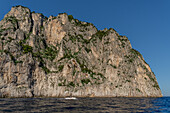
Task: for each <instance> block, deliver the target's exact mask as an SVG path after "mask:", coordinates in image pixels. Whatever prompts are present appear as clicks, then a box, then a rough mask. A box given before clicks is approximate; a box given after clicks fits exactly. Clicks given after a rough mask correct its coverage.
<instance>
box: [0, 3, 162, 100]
mask: <svg viewBox="0 0 170 113" xmlns="http://www.w3.org/2000/svg"><path fill="white" fill-rule="evenodd" d="M65 96H76V97H118V96H123V97H160V96H162V94H161V90H160V88H159V85H158V83H157V80H156V78H155V75H154V73H153V72H152V71H151V69H150V67H149V65H148V64H147V63H146V62H145V61H144V59H143V57H142V55H141V54H140V53H139V52H138V51H136V50H134V49H133V48H132V47H131V44H130V41H129V40H128V38H127V37H126V36H120V35H119V34H118V33H117V32H116V31H115V30H114V29H104V30H97V29H96V27H95V26H94V25H93V24H91V23H87V22H81V21H79V20H77V19H74V18H73V16H71V15H67V14H65V13H62V14H59V15H58V16H57V17H53V16H50V17H49V18H47V17H45V16H43V14H40V13H34V12H31V11H30V10H29V9H28V8H25V7H22V6H16V7H12V9H11V11H10V12H9V13H7V14H6V15H5V17H4V19H3V20H1V21H0V97H65Z"/></svg>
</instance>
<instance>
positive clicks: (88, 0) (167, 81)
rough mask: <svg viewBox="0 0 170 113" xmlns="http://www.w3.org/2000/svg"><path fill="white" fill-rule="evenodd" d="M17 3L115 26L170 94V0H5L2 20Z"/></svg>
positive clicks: (0, 9)
mask: <svg viewBox="0 0 170 113" xmlns="http://www.w3.org/2000/svg"><path fill="white" fill-rule="evenodd" d="M16 5H23V6H25V7H28V8H29V9H31V11H35V12H37V13H43V14H44V15H45V16H47V17H49V16H50V15H53V16H57V15H58V13H64V12H66V13H67V14H69V15H73V17H74V18H77V19H79V20H81V21H86V22H90V23H93V24H94V25H95V26H96V27H97V28H98V29H99V30H102V29H104V28H114V29H115V30H116V31H117V32H118V33H119V34H120V35H125V36H127V37H128V39H129V40H130V42H131V44H132V47H133V48H134V49H136V50H138V51H139V52H140V53H141V54H142V55H143V57H144V59H145V61H146V62H147V63H148V64H149V65H150V67H151V69H152V71H153V72H154V73H155V75H156V78H157V81H158V83H159V85H160V88H161V91H162V93H163V96H170V44H169V43H170V0H1V2H0V20H2V19H3V17H4V15H5V14H6V13H8V12H9V11H10V9H11V7H12V6H16Z"/></svg>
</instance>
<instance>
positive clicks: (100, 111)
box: [0, 97, 170, 113]
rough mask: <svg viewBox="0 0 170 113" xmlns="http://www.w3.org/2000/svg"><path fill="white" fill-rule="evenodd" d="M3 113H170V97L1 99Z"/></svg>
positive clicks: (0, 110)
mask: <svg viewBox="0 0 170 113" xmlns="http://www.w3.org/2000/svg"><path fill="white" fill-rule="evenodd" d="M1 112H17V113H18V112H19V113H20V112H22V113H23V112H29V113H35V112H50V113H51V112H60V113H62V112H66V113H89V112H90V113H91V112H92V113H106V112H123V113H124V112H165V113H166V112H167V113H168V112H170V97H162V98H77V99H76V100H66V99H64V98H1V99H0V113H1Z"/></svg>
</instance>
